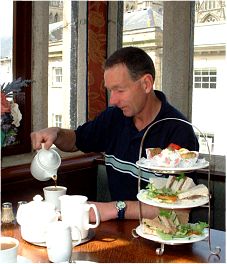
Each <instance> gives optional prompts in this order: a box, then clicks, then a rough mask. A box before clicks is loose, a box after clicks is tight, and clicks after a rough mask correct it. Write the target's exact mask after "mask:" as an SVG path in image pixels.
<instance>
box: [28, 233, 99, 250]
mask: <svg viewBox="0 0 227 264" xmlns="http://www.w3.org/2000/svg"><path fill="white" fill-rule="evenodd" d="M94 236H95V231H94V230H92V229H89V231H88V236H87V237H86V238H84V239H82V240H81V242H80V243H79V244H77V243H78V241H77V240H73V241H72V242H73V247H75V246H76V245H77V246H79V245H81V244H84V243H86V242H88V241H90V240H91V239H92V238H93V237H94ZM29 243H31V244H33V245H36V246H39V247H46V242H40V243H38V242H29Z"/></svg>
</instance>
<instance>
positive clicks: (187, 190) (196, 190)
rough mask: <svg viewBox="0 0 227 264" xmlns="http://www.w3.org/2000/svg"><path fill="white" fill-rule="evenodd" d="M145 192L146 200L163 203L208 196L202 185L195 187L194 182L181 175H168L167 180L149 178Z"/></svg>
mask: <svg viewBox="0 0 227 264" xmlns="http://www.w3.org/2000/svg"><path fill="white" fill-rule="evenodd" d="M159 181H160V183H158V182H159ZM146 190H147V192H146V198H148V199H158V200H159V201H161V202H165V203H175V202H177V201H179V200H183V199H193V198H198V197H201V196H208V195H209V191H208V188H207V187H206V186H205V185H204V184H199V185H195V183H194V181H193V180H192V179H191V178H189V177H186V176H185V175H184V174H183V173H182V174H181V175H179V176H172V175H170V176H169V177H168V179H163V178H160V179H153V178H151V179H150V183H149V184H148V185H147V187H146Z"/></svg>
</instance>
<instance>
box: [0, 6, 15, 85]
mask: <svg viewBox="0 0 227 264" xmlns="http://www.w3.org/2000/svg"><path fill="white" fill-rule="evenodd" d="M0 25H1V30H0V84H3V83H8V82H11V81H12V79H13V75H12V39H13V1H1V2H0ZM3 25H7V26H3Z"/></svg>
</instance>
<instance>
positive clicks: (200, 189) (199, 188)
mask: <svg viewBox="0 0 227 264" xmlns="http://www.w3.org/2000/svg"><path fill="white" fill-rule="evenodd" d="M208 195H209V191H208V188H207V187H206V186H205V185H204V184H198V185H196V186H194V187H192V188H190V189H189V190H187V191H185V192H181V193H179V194H178V199H180V200H181V199H190V198H192V197H193V196H208Z"/></svg>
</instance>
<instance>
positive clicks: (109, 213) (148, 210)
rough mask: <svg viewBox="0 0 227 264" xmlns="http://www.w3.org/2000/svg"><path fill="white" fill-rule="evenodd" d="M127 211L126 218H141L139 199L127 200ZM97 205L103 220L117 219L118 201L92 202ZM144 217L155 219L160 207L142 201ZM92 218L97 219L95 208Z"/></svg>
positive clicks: (92, 219)
mask: <svg viewBox="0 0 227 264" xmlns="http://www.w3.org/2000/svg"><path fill="white" fill-rule="evenodd" d="M125 202H126V211H125V219H139V202H138V201H125ZM90 203H93V204H95V205H96V207H97V209H98V211H99V213H100V218H101V221H107V220H112V219H117V216H118V212H117V208H116V201H113V202H106V203H104V202H90ZM141 213H142V217H146V218H150V219H153V218H154V217H156V216H157V215H158V209H157V208H156V207H153V206H150V205H146V204H143V203H141ZM90 220H91V221H92V222H93V221H95V215H94V212H93V210H91V212H90Z"/></svg>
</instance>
